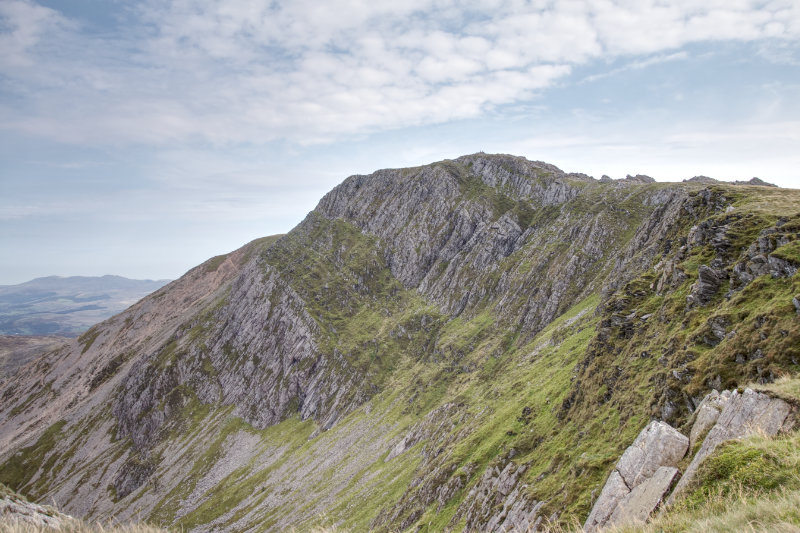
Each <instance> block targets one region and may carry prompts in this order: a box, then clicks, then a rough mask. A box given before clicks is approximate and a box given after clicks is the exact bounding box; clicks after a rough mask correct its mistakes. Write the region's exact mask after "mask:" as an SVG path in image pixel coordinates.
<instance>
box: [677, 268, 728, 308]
mask: <svg viewBox="0 0 800 533" xmlns="http://www.w3.org/2000/svg"><path fill="white" fill-rule="evenodd" d="M725 279H726V276H725V273H724V272H721V271H720V270H718V269H714V268H711V267H709V266H706V265H700V268H698V270H697V281H696V282H695V284H694V285H692V290H691V292H690V293H689V296H687V297H686V302H687V304H688V305H689V307H694V306H698V305H706V304H707V303H708V302H710V301H711V300H712V298H714V296H715V295H716V294H717V291H719V288H720V287H721V286H722V282H723V281H724V280H725Z"/></svg>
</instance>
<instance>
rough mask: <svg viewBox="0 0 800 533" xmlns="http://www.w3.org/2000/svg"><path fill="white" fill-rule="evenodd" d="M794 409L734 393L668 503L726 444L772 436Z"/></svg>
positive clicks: (775, 401)
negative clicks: (712, 455)
mask: <svg viewBox="0 0 800 533" xmlns="http://www.w3.org/2000/svg"><path fill="white" fill-rule="evenodd" d="M790 411H791V408H790V406H789V404H788V403H786V402H784V401H783V400H781V399H778V398H772V397H770V396H768V395H766V394H763V393H759V392H755V391H753V390H751V389H745V390H744V392H742V393H740V392H738V391H735V392H734V393H733V394H731V396H730V399H729V400H728V401H727V403H726V404H725V407H724V408H723V409H722V413H720V415H719V418H718V419H717V423H716V424H715V425H714V427H713V428H711V431H709V432H708V435H707V436H706V438H705V440H704V441H703V445H702V446H701V447H700V450H698V452H697V454H696V455H695V456H694V459H692V462H691V463H690V464H689V466H688V468H687V469H686V472H685V473H684V474H683V477H681V480H680V481H679V482H678V484H677V486H676V487H675V490H674V491H673V492H672V494H671V495H670V497H669V500H668V503H672V502H674V501H675V499H676V497H677V496H678V495H679V494H680V493H681V492H682V491H683V490H684V489H685V488H686V486H687V485H688V484H689V483H690V482H691V481H692V479H694V475H695V473H696V472H697V469H698V467H699V466H700V463H702V462H703V460H704V459H705V458H706V457H708V456H709V455H711V453H712V452H713V451H714V450H715V449H716V448H717V446H719V445H720V444H722V443H723V442H726V441H729V440H732V439H738V438H742V437H747V436H749V435H753V434H764V435H767V436H772V435H775V434H777V433H778V432H779V431H780V430H781V429H783V427H784V423H785V422H786V420H787V417H788V415H789V412H790Z"/></svg>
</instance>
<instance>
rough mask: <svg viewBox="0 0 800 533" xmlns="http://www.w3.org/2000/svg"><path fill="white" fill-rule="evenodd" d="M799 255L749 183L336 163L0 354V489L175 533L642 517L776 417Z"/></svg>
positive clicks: (594, 523)
mask: <svg viewBox="0 0 800 533" xmlns="http://www.w3.org/2000/svg"><path fill="white" fill-rule="evenodd" d="M798 267H800V191H796V190H786V189H779V188H776V187H768V186H765V184H764V183H763V182H761V181H758V182H756V181H751V182H746V183H737V184H734V183H726V182H720V181H715V180H709V179H702V180H701V179H693V180H689V181H686V182H683V183H659V182H655V181H653V180H652V178H648V177H647V176H643V175H637V176H632V177H630V176H629V177H628V178H626V179H622V180H612V179H610V178H607V177H604V178H603V179H600V180H595V179H593V178H591V177H589V176H586V175H583V174H569V173H565V172H563V171H561V170H560V169H559V168H557V167H555V166H553V165H550V164H546V163H542V162H535V161H528V160H526V159H524V158H521V157H514V156H508V155H487V154H483V153H479V154H474V155H469V156H464V157H460V158H458V159H454V160H446V161H441V162H438V163H434V164H431V165H426V166H422V167H417V168H406V169H390V170H381V171H378V172H375V173H374V174H371V175H368V176H362V175H358V176H351V177H349V178H347V179H346V180H345V181H344V182H343V183H342V184H340V185H339V186H337V187H336V188H335V189H333V190H332V191H331V192H330V193H328V194H327V195H325V197H324V198H322V200H321V201H320V202H319V205H318V206H317V208H316V209H315V210H314V211H312V212H311V213H309V214H308V216H307V217H306V218H305V220H303V221H302V222H301V223H300V224H299V225H298V226H297V227H295V228H294V229H293V230H292V231H290V232H289V233H288V234H286V235H281V236H273V237H266V238H263V239H260V240H257V241H254V242H251V243H249V244H247V245H245V246H244V247H242V248H241V249H239V250H237V251H235V252H233V253H231V254H228V255H226V256H220V257H215V258H213V259H210V260H209V261H207V262H206V263H203V264H202V265H200V266H198V267H196V268H194V269H193V270H191V271H189V272H188V273H187V274H186V275H184V276H183V277H182V278H180V279H178V280H176V281H174V282H172V283H170V284H168V285H166V286H164V287H163V288H161V289H159V290H158V291H156V292H155V293H153V294H151V295H149V296H147V297H146V298H144V299H142V300H141V301H139V302H138V303H136V304H135V305H133V306H132V307H130V308H128V309H127V310H125V311H123V312H122V313H120V314H118V315H116V316H114V317H112V318H110V319H108V320H106V321H105V322H102V323H100V324H98V325H96V326H94V327H92V328H91V329H90V330H88V331H87V332H86V333H84V334H83V335H82V336H80V337H79V338H77V339H73V340H71V341H70V342H69V343H68V344H66V345H64V346H61V347H58V348H57V349H55V350H52V351H50V352H48V353H44V354H42V355H40V356H38V357H36V358H34V359H33V360H32V361H31V362H29V363H28V364H27V365H25V366H23V367H21V368H10V369H9V370H8V371H7V372H6V373H5V374H4V375H3V376H2V378H0V398H2V401H1V402H0V482H1V483H4V484H5V485H7V486H8V487H10V488H11V489H13V490H14V491H17V492H18V493H21V494H24V495H25V496H27V497H28V498H29V499H31V500H32V501H36V502H46V503H47V504H55V505H57V506H58V508H59V509H60V510H61V511H63V512H64V513H68V514H69V515H72V516H75V517H80V518H82V519H86V520H100V521H108V520H110V519H112V518H113V519H114V520H115V521H123V522H124V521H127V520H134V519H135V520H144V521H147V522H150V523H153V524H157V525H161V526H168V527H175V528H181V529H183V530H187V531H283V530H286V529H290V528H292V527H294V528H297V529H298V530H308V529H311V528H312V527H315V526H318V525H322V526H336V527H338V528H341V529H344V530H350V531H367V530H373V531H406V530H408V531H534V530H543V529H546V528H547V527H549V526H550V525H553V524H561V525H569V524H575V523H578V522H580V523H581V524H584V523H585V524H586V528H587V530H595V529H597V528H598V527H603V526H605V525H607V524H622V523H625V521H626V520H638V521H643V520H647V519H648V517H649V516H650V513H651V511H653V510H654V509H657V508H659V507H664V506H665V505H667V503H666V501H667V499H668V497H667V496H668V495H669V494H670V490H671V488H672V487H673V486H674V485H675V483H678V485H679V486H678V490H675V491H673V493H672V496H669V498H672V499H677V498H682V497H685V498H690V499H691V498H696V495H697V494H698V493H697V491H700V490H704V489H703V485H702V483H704V482H705V480H707V479H709V478H707V477H703V476H704V474H703V472H705V470H704V469H703V466H702V465H701V464H700V461H701V460H706V461H708V460H709V459H708V458H713V457H716V456H717V454H719V453H724V452H725V450H727V449H728V448H727V447H726V446H727V445H726V444H724V443H725V442H727V441H730V440H732V439H740V438H742V437H746V436H747V435H752V434H754V433H753V431H751V429H752V428H754V427H761V428H769V430H770V431H771V434H779V435H783V434H793V433H791V432H794V431H796V430H795V425H794V420H795V418H796V416H795V411H796V407H795V406H796V405H797V402H796V400H793V399H792V398H789V397H785V396H786V395H785V394H784V398H783V399H779V398H778V396H779V395H780V394H779V392H777V391H778V390H779V389H781V387H780V386H777V385H776V383H778V384H780V383H785V382H786V380H793V379H795V378H796V376H797V372H798V370H800V303H798V301H799V300H800V277H798V275H797V269H798ZM745 387H750V388H749V389H745ZM785 388H786V387H784V389H785ZM781 390H782V389H781ZM777 402H780V403H777ZM769 406H772V407H769ZM778 419H780V420H778ZM773 430H774V431H773ZM637 435H638V437H637ZM626 450H627V451H626ZM704 464H705V463H704ZM681 474H684V476H683V477H682V478H681V477H680V476H681ZM679 478H680V481H677V480H678V479H679ZM682 495H683V496H682Z"/></svg>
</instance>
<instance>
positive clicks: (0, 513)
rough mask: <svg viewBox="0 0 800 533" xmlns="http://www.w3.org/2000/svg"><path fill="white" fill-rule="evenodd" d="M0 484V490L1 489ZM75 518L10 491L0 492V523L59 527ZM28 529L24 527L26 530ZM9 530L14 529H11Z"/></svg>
mask: <svg viewBox="0 0 800 533" xmlns="http://www.w3.org/2000/svg"><path fill="white" fill-rule="evenodd" d="M2 489H3V487H2V485H0V492H6V491H5V490H2ZM73 520H75V519H74V518H73V517H71V516H69V515H65V514H63V513H60V512H58V511H56V510H55V509H53V508H52V507H45V506H43V505H38V504H35V503H31V502H29V501H27V500H25V499H24V498H22V497H19V496H17V495H15V494H13V493H11V492H10V491H8V493H7V494H0V525H13V524H14V523H19V524H26V525H30V526H34V527H35V528H38V529H55V530H58V529H61V528H63V527H65V526H67V525H68V524H69V523H70V522H72V521H73ZM27 530H28V529H27V528H26V529H24V531H27ZM9 531H14V530H13V529H11V530H9Z"/></svg>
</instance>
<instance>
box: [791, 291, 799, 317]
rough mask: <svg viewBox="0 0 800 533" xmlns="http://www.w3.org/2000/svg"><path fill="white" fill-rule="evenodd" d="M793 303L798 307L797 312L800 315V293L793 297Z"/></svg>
mask: <svg viewBox="0 0 800 533" xmlns="http://www.w3.org/2000/svg"><path fill="white" fill-rule="evenodd" d="M792 305H794V308H795V309H797V314H798V315H800V295H797V296H795V297H794V298H792Z"/></svg>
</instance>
